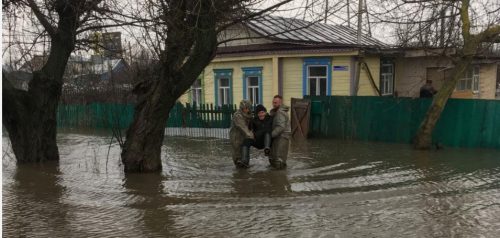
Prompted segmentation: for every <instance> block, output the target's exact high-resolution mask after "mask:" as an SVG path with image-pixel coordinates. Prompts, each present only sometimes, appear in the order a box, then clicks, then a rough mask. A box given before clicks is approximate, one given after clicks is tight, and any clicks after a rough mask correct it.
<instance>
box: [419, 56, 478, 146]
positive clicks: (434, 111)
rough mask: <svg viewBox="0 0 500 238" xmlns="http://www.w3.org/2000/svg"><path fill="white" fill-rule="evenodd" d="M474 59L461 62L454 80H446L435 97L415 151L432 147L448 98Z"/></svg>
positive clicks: (420, 130)
mask: <svg viewBox="0 0 500 238" xmlns="http://www.w3.org/2000/svg"><path fill="white" fill-rule="evenodd" d="M471 61H472V59H466V60H462V61H460V62H459V63H458V64H457V65H456V66H455V68H454V70H453V73H452V78H451V79H450V80H446V81H445V83H444V84H443V86H442V87H441V89H440V90H439V91H438V92H437V94H436V95H434V99H433V100H432V104H431V106H430V107H429V109H428V110H427V113H426V115H425V117H424V120H423V121H422V123H421V124H420V127H419V129H418V131H417V135H416V137H415V140H414V147H415V149H420V150H426V149H430V148H431V146H432V131H433V130H434V127H435V126H436V123H437V122H438V120H439V118H440V117H441V112H443V110H444V107H445V106H446V103H447V102H448V98H450V96H451V94H452V93H453V90H454V89H455V86H456V85H457V82H458V80H459V79H460V78H461V77H462V76H463V73H464V72H465V70H466V69H467V67H469V65H470V63H471Z"/></svg>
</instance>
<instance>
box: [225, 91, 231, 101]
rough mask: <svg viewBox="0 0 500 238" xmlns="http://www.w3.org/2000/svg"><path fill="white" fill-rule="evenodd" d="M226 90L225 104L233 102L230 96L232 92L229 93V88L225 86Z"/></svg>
mask: <svg viewBox="0 0 500 238" xmlns="http://www.w3.org/2000/svg"><path fill="white" fill-rule="evenodd" d="M224 91H225V93H226V101H225V103H224V104H229V103H230V102H231V98H230V94H229V88H225V89H224Z"/></svg>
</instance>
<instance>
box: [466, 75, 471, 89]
mask: <svg viewBox="0 0 500 238" xmlns="http://www.w3.org/2000/svg"><path fill="white" fill-rule="evenodd" d="M467 89H468V90H470V89H472V79H471V78H468V79H467Z"/></svg>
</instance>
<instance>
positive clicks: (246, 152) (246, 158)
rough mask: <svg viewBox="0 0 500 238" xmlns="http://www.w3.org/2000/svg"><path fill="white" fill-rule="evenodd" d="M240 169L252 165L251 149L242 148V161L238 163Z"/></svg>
mask: <svg viewBox="0 0 500 238" xmlns="http://www.w3.org/2000/svg"><path fill="white" fill-rule="evenodd" d="M237 163H238V167H240V168H248V167H249V164H250V147H247V146H242V147H241V160H239V161H238V162H237Z"/></svg>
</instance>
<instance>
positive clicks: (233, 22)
mask: <svg viewBox="0 0 500 238" xmlns="http://www.w3.org/2000/svg"><path fill="white" fill-rule="evenodd" d="M291 1H292V0H285V1H282V2H280V3H277V4H274V5H272V6H270V7H268V8H265V9H263V10H261V11H258V12H255V13H252V14H248V15H247V16H244V17H242V18H237V19H235V20H233V21H231V22H229V23H228V24H225V25H222V26H221V27H219V28H218V29H217V32H221V31H224V30H225V29H227V28H228V27H230V26H233V25H235V24H238V23H241V22H244V21H247V20H249V19H252V18H254V17H256V16H260V15H262V14H264V13H266V12H269V11H272V10H274V9H276V8H278V7H280V6H283V5H285V4H286V3H289V2H291Z"/></svg>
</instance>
